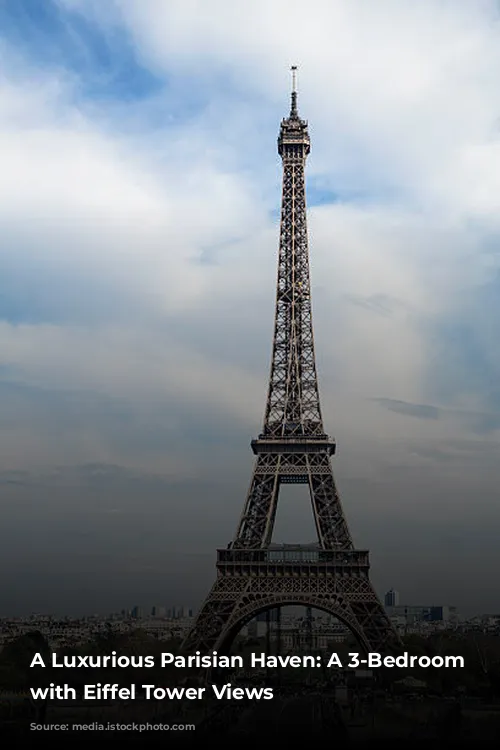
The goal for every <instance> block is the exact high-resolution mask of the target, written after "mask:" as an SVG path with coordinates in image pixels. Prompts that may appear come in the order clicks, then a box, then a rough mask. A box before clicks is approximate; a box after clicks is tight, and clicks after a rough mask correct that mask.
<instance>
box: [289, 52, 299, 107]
mask: <svg viewBox="0 0 500 750" xmlns="http://www.w3.org/2000/svg"><path fill="white" fill-rule="evenodd" d="M290 70H291V71H292V105H291V107H290V117H298V116H299V113H298V110H297V66H296V65H292V67H291V68H290Z"/></svg>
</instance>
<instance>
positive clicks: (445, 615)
mask: <svg viewBox="0 0 500 750" xmlns="http://www.w3.org/2000/svg"><path fill="white" fill-rule="evenodd" d="M386 609H387V613H388V615H389V616H390V617H395V618H398V619H402V620H404V622H405V623H406V624H407V625H412V624H414V623H417V622H443V623H444V622H449V623H452V622H455V621H456V620H457V609H456V607H447V606H437V605H431V606H410V605H405V604H401V605H396V606H393V607H389V606H387V605H386Z"/></svg>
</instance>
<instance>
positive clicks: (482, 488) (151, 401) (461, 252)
mask: <svg viewBox="0 0 500 750" xmlns="http://www.w3.org/2000/svg"><path fill="white" fill-rule="evenodd" d="M499 21H500V16H499V5H498V3H497V2H493V1H492V0H491V1H490V0H464V1H463V2H461V3H456V2H453V0H421V1H420V2H419V3H415V2H412V0H380V1H379V2H378V3H373V2H371V1H370V0H324V1H323V0H309V2H308V4H307V6H305V5H304V3H303V2H300V3H299V2H294V1H293V0H286V2H285V0H274V2H273V3H269V2H267V1H265V0H254V1H253V2H252V3H248V2H242V1H241V0H211V2H210V3H208V2H202V0H189V1H188V0H108V2H102V0H96V2H93V1H92V0H45V1H44V2H43V3H40V2H38V1H37V0H0V165H1V169H0V268H1V273H0V484H1V489H0V503H1V509H2V510H1V514H2V524H1V528H0V565H1V567H2V569H3V570H10V571H11V574H10V575H9V576H7V577H6V576H3V582H2V585H1V589H2V596H1V597H0V601H1V605H0V615H4V616H6V615H11V614H19V615H22V614H27V613H30V612H33V611H43V612H57V613H63V614H79V613H91V612H109V611H116V610H121V609H122V608H129V607H132V606H134V605H135V604H139V605H141V606H145V607H148V606H151V605H164V604H165V605H167V606H171V605H172V604H186V605H188V606H193V607H196V606H198V604H199V603H200V601H201V600H202V599H203V597H204V595H205V594H206V593H207V592H208V589H209V587H210V586H211V584H212V582H213V579H214V576H215V568H214V561H215V550H216V548H217V547H226V545H227V543H228V542H229V541H230V540H231V539H232V537H233V535H234V533H235V530H236V525H237V522H238V519H239V514H240V512H241V510H242V506H243V502H244V500H245V496H246V491H247V486H248V482H249V480H250V476H251V471H252V465H253V458H252V455H251V451H250V447H249V442H250V439H251V438H252V437H254V436H256V435H257V433H258V432H259V430H260V427H261V422H262V418H263V412H264V404H265V396H266V386H267V377H268V373H269V357H270V353H271V337H272V324H273V305H274V285H275V279H276V255H277V240H278V223H279V202H280V180H281V165H280V160H279V157H278V154H277V150H276V137H277V134H278V129H279V123H280V120H281V118H282V117H283V116H285V115H286V114H287V112H288V109H289V90H290V73H289V67H290V65H292V64H296V65H298V66H299V71H298V87H299V111H300V113H301V115H302V116H303V117H304V118H306V119H308V121H309V130H310V135H311V139H312V150H311V155H310V157H309V159H308V164H307V197H308V223H309V234H310V250H311V276H312V292H313V311H314V324H315V338H316V349H317V360H318V370H319V378H320V392H321V398H322V406H323V413H324V419H325V426H326V428H327V431H328V432H329V433H330V434H333V435H334V436H335V437H336V439H337V442H338V454H337V456H336V457H335V459H334V471H335V476H336V479H337V482H338V486H339V490H340V492H341V495H342V499H343V505H344V509H345V512H346V515H347V519H348V522H349V525H350V528H351V531H352V534H353V536H354V541H355V544H356V546H357V547H359V548H362V549H364V548H368V549H369V550H370V552H371V561H372V580H373V582H374V585H375V586H376V588H377V590H378V591H379V593H380V594H383V593H384V591H385V590H387V589H389V588H391V587H394V588H395V589H397V590H398V591H399V592H400V599H401V601H402V602H404V603H410V604H451V605H456V606H457V607H459V609H460V610H461V611H462V612H464V613H477V612H494V611H498V609H499V604H498V598H497V594H498V586H497V579H496V571H497V570H498V568H499V566H500V549H499V546H498V541H497V539H498V529H499V527H500V503H499V502H498V486H499V483H500V461H499V460H498V455H499V450H500V442H499V440H500V387H499V385H498V381H499V374H500V335H499V333H498V329H497V324H496V321H497V320H498V318H499V314H500V276H499V266H500V260H499V251H498V247H499V238H500V24H499ZM274 539H275V541H278V542H279V541H281V542H288V543H293V542H308V541H311V540H313V539H314V527H313V522H312V515H311V512H310V504H309V499H308V497H307V494H306V491H305V488H303V487H302V488H294V487H285V488H284V489H283V491H282V493H281V502H280V506H279V509H278V517H277V524H276V533H275V537H274Z"/></svg>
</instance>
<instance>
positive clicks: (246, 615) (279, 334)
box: [183, 68, 399, 653]
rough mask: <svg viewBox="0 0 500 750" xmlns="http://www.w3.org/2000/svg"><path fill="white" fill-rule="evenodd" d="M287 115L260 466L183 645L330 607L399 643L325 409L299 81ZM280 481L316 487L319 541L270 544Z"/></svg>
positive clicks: (382, 641) (367, 633)
mask: <svg viewBox="0 0 500 750" xmlns="http://www.w3.org/2000/svg"><path fill="white" fill-rule="evenodd" d="M295 71H296V68H292V75H293V83H292V95H291V108H290V114H289V116H288V117H287V118H285V119H283V120H282V122H281V128H280V133H279V137H278V153H279V154H280V156H281V158H282V161H283V190H282V202H281V227H280V241H279V254H278V278H277V291H276V313H275V323H274V339H273V350H272V361H271V372H270V377H269V387H268V394H267V402H266V410H265V416H264V424H263V429H262V432H261V434H260V435H259V436H258V438H257V439H256V440H252V442H251V446H252V450H253V453H254V454H255V456H256V458H255V465H254V470H253V475H252V479H251V482H250V487H249V490H248V494H247V498H246V502H245V505H244V508H243V512H242V515H241V518H240V522H239V525H238V528H237V531H236V534H235V537H234V539H233V541H232V542H231V543H230V544H229V545H228V548H227V549H220V550H218V553H217V577H216V580H215V583H214V585H213V587H212V590H211V591H210V593H209V595H208V597H207V599H206V600H205V603H204V605H203V606H202V608H201V610H200V612H199V614H198V617H197V618H196V621H195V623H194V626H193V628H192V630H191V632H190V633H189V634H188V636H187V638H186V639H185V641H184V643H183V650H185V651H189V652H192V651H196V650H199V651H200V652H201V653H208V652H209V651H211V650H217V651H219V652H223V651H227V650H228V649H229V647H230V645H231V642H232V640H234V638H235V636H236V634H237V633H238V631H239V630H240V628H241V627H242V626H243V625H244V624H245V623H246V622H248V621H249V620H251V619H252V618H253V617H255V616H256V615H257V614H258V613H260V612H262V611H265V610H268V609H272V608H276V607H283V606H287V605H303V606H306V607H312V608H316V609H320V610H323V611H325V612H328V613H329V614H331V615H333V616H334V617H336V618H338V619H339V620H340V621H342V622H343V623H344V624H345V625H346V626H347V627H348V628H349V630H350V631H351V632H352V634H353V635H354V636H355V637H356V638H357V640H358V642H359V645H360V647H361V649H362V650H363V651H365V652H370V651H371V652H377V653H384V652H386V651H388V650H389V649H391V648H392V647H393V646H396V645H397V644H398V643H399V639H398V636H397V634H396V632H395V631H394V629H393V627H392V625H391V623H390V621H389V619H388V617H387V615H386V613H385V611H384V609H383V607H382V604H381V603H380V601H379V599H378V597H377V594H376V593H375V590H374V589H373V586H372V584H371V582H370V578H369V569H370V564H369V554H368V552H367V551H366V550H356V549H355V548H354V544H353V541H352V537H351V534H350V531H349V527H348V525H347V521H346V518H345V515H344V512H343V509H342V505H341V501H340V497H339V494H338V492H337V488H336V484H335V479H334V476H333V470H332V456H333V455H334V454H335V448H336V444H335V441H334V440H333V439H332V438H330V437H329V436H328V435H327V434H326V433H325V431H324V427H323V418H322V414H321V407H320V399H319V388H318V378H317V372H316V359H315V352H314V336H313V324H312V309H311V287H310V278H309V248H308V235H307V222H306V191H305V163H306V158H307V155H308V154H309V151H310V139H309V133H308V124H307V122H306V121H305V120H302V119H301V118H300V117H299V114H298V109H297V91H296V82H295ZM282 484H305V485H307V486H308V488H309V493H310V497H311V505H312V512H313V516H314V521H315V526H316V531H317V536H318V542H317V544H314V545H306V546H304V545H302V546H301V545H281V546H277V545H273V544H271V537H272V531H273V527H274V521H275V517H276V509H277V503H278V496H279V489H280V486H281V485H282Z"/></svg>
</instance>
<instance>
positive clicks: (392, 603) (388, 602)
mask: <svg viewBox="0 0 500 750" xmlns="http://www.w3.org/2000/svg"><path fill="white" fill-rule="evenodd" d="M398 604H399V593H398V592H397V591H394V589H391V590H390V591H388V592H387V594H386V595H385V597H384V605H385V606H386V607H397V606H398Z"/></svg>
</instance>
